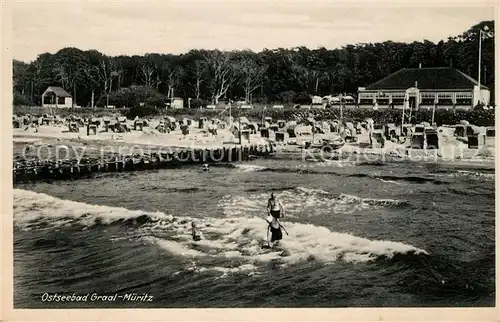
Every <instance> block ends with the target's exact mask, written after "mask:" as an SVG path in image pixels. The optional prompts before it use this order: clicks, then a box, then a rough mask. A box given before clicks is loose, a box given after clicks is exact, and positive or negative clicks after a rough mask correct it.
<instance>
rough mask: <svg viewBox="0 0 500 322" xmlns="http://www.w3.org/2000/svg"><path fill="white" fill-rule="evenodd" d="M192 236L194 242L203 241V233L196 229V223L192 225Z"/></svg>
mask: <svg viewBox="0 0 500 322" xmlns="http://www.w3.org/2000/svg"><path fill="white" fill-rule="evenodd" d="M191 235H192V237H193V240H194V241H200V240H201V232H200V230H199V229H198V228H197V227H196V223H195V222H194V221H193V222H192V223H191Z"/></svg>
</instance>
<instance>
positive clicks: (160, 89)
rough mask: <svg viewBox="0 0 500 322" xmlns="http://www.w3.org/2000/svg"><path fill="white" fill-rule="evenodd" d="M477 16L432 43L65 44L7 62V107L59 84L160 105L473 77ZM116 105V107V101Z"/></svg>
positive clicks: (92, 97) (114, 101)
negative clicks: (442, 70) (108, 48)
mask: <svg viewBox="0 0 500 322" xmlns="http://www.w3.org/2000/svg"><path fill="white" fill-rule="evenodd" d="M485 26H487V27H488V28H489V29H490V30H491V31H494V23H493V21H483V22H481V23H479V24H477V25H475V26H472V27H471V28H470V29H469V30H467V31H465V32H464V33H462V34H460V35H457V36H456V37H450V38H448V39H447V40H446V41H444V40H443V41H440V42H438V43H433V42H431V41H428V40H424V41H422V42H417V41H415V42H412V43H401V42H392V41H385V42H382V43H374V44H372V43H362V44H355V45H347V46H344V47H342V48H339V49H332V50H329V49H326V48H318V49H308V48H306V47H295V48H290V49H284V48H278V49H264V50H263V51H261V52H258V53H255V52H252V51H250V50H241V51H226V52H225V51H220V50H198V49H197V50H191V51H189V52H187V53H184V54H180V55H172V54H157V53H151V54H145V55H142V56H140V55H133V56H127V55H120V56H115V57H110V56H107V55H105V54H103V53H100V52H99V51H97V50H86V51H83V50H80V49H78V48H64V49H61V50H59V51H58V52H57V53H55V54H51V53H43V54H40V55H38V57H37V59H36V60H34V61H32V62H30V63H25V62H21V61H17V60H14V62H13V87H14V88H13V90H14V105H41V95H42V93H43V92H44V91H45V89H46V88H47V87H48V86H60V87H62V88H64V89H65V90H66V91H68V92H69V93H71V94H72V96H73V101H74V103H75V104H77V105H79V106H105V105H106V104H109V105H115V106H117V107H122V106H127V107H137V105H138V104H139V102H142V103H144V102H145V103H146V105H150V106H157V107H159V106H162V104H164V103H165V102H166V101H167V98H168V97H174V96H175V97H181V98H184V99H185V100H187V98H192V99H193V100H192V101H191V102H192V104H191V107H198V106H199V105H201V104H216V103H218V102H219V101H222V100H224V101H225V100H228V99H231V100H245V101H247V102H254V103H264V104H269V103H281V104H288V103H293V101H294V99H295V98H296V97H297V96H301V95H302V96H304V95H320V96H324V95H331V94H337V93H349V94H354V95H355V94H356V92H357V89H358V87H360V86H367V85H369V84H371V83H373V82H375V81H377V80H379V79H381V78H383V77H385V76H387V75H389V74H390V73H393V72H396V71H398V70H399V69H401V68H412V67H413V68H416V67H418V66H419V65H420V64H422V67H444V66H452V67H455V68H457V69H459V70H461V71H463V72H465V73H466V74H468V75H470V76H471V77H473V78H476V79H477V76H478V49H479V33H480V30H481V29H483V28H484V27H485ZM494 47H495V45H494V39H485V40H483V42H482V64H481V65H482V76H481V80H482V81H481V82H482V83H483V84H484V85H486V86H488V87H490V89H491V90H492V91H493V89H494V76H495V75H494V74H495V73H494V70H495V69H494V66H495V60H494V58H495V57H494ZM120 105H121V106H120Z"/></svg>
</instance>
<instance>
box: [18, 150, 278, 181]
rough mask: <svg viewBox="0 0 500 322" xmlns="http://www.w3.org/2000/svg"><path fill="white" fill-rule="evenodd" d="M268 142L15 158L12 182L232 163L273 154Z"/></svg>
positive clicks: (67, 178) (65, 178)
mask: <svg viewBox="0 0 500 322" xmlns="http://www.w3.org/2000/svg"><path fill="white" fill-rule="evenodd" d="M274 152H275V151H274V148H273V146H272V145H270V144H269V145H250V146H234V147H221V148H216V149H182V148H180V149H178V150H175V151H172V152H169V153H151V154H142V155H141V154H135V155H118V154H112V153H110V154H107V155H106V156H104V157H102V158H92V157H85V158H81V159H64V160H57V159H51V160H44V161H42V160H39V159H37V158H30V159H26V158H23V159H21V160H17V161H15V162H14V165H13V182H14V183H20V182H30V181H44V180H72V179H79V178H89V177H92V175H93V174H96V173H106V172H123V171H142V170H153V169H167V168H175V167H178V166H181V165H187V164H204V163H208V164H210V163H212V164H213V163H232V162H241V161H248V160H250V159H252V158H256V157H267V156H270V155H271V154H273V153H274Z"/></svg>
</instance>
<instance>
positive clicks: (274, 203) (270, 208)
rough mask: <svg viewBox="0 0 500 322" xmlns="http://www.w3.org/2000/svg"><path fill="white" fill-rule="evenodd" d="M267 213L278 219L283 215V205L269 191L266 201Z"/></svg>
mask: <svg viewBox="0 0 500 322" xmlns="http://www.w3.org/2000/svg"><path fill="white" fill-rule="evenodd" d="M267 214H268V215H271V216H273V218H276V219H279V218H284V217H285V207H283V204H282V203H281V201H280V200H279V199H278V198H277V197H276V196H275V195H274V193H272V192H271V198H269V200H268V202H267Z"/></svg>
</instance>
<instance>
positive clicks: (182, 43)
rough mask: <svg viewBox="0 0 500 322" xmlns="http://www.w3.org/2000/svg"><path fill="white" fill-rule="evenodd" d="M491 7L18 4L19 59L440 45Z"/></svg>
mask: <svg viewBox="0 0 500 322" xmlns="http://www.w3.org/2000/svg"><path fill="white" fill-rule="evenodd" d="M493 1H494V0H484V1H482V2H476V3H475V4H474V5H473V6H472V5H470V4H469V5H466V4H464V2H462V4H459V3H460V2H458V1H455V2H449V3H450V4H448V5H445V4H441V5H436V4H435V3H434V4H433V5H432V7H429V4H427V5H425V6H424V5H423V4H420V5H418V7H408V5H398V6H395V5H394V4H392V5H391V4H387V3H386V5H385V6H384V7H380V6H377V7H373V6H374V5H373V4H369V3H368V2H367V0H365V3H359V2H358V3H357V4H352V3H351V2H349V6H351V7H345V6H346V5H345V4H344V5H341V4H338V3H337V4H335V3H332V2H330V3H327V2H319V1H316V2H297V1H295V2H284V1H282V2H262V1H254V2H246V3H243V2H241V1H240V2H237V1H229V0H226V1H219V2H205V3H201V2H200V1H189V2H186V3H183V2H172V1H164V2H158V1H156V2H153V1H147V0H145V1H144V2H124V1H122V2H111V1H109V0H107V1H103V2H102V3H99V2H89V1H86V2H81V1H79V2H75V1H59V2H53V1H39V2H35V3H34V2H23V1H16V2H14V3H12V14H13V19H12V24H13V25H12V28H13V34H12V42H13V44H12V46H13V56H14V58H15V59H19V60H23V61H31V60H34V59H36V57H37V55H38V54H40V53H44V52H50V53H55V52H56V51H58V50H59V49H61V48H64V47H77V48H80V49H83V50H87V49H97V50H99V51H100V52H103V53H105V54H108V55H120V54H127V55H130V54H144V53H148V52H150V53H151V52H155V53H175V54H178V53H182V52H187V51H189V50H190V49H193V48H204V49H213V48H219V49H229V50H231V49H245V48H249V49H252V50H254V51H260V50H262V49H263V48H277V47H285V48H288V47H295V46H306V47H309V48H317V47H320V46H324V47H326V48H338V47H340V46H343V45H346V44H355V43H364V42H378V41H385V40H393V41H404V42H411V41H421V40H423V39H428V40H431V41H434V42H437V41H439V40H441V39H446V38H448V37H450V36H456V35H458V34H459V33H461V32H463V31H466V30H467V29H468V28H470V27H471V26H472V25H474V24H476V23H478V22H480V21H483V20H493V19H494V10H493V9H492V6H493V5H492V3H493ZM401 2H402V1H401V0H400V3H401ZM403 2H404V1H403ZM431 3H432V2H431ZM469 3H470V0H469ZM451 5H453V7H450V6H451ZM342 6H343V7H342Z"/></svg>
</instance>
